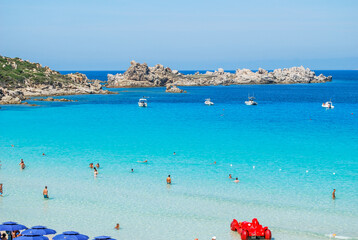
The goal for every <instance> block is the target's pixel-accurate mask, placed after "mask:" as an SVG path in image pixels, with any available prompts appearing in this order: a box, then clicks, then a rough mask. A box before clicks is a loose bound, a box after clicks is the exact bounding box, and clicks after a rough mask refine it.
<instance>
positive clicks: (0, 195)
mask: <svg viewBox="0 0 358 240" xmlns="http://www.w3.org/2000/svg"><path fill="white" fill-rule="evenodd" d="M2 194H3V190H2V183H0V197H2Z"/></svg>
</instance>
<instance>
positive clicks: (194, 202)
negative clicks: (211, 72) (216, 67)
mask: <svg viewBox="0 0 358 240" xmlns="http://www.w3.org/2000/svg"><path fill="white" fill-rule="evenodd" d="M327 73H328V74H332V75H333V77H334V81H333V82H332V83H325V84H310V85H306V84H304V85H279V86H276V85H275V86H274V85H271V86H270V85H265V86H229V87H188V88H184V89H186V90H187V91H188V93H187V94H179V95H176V94H166V93H164V89H163V88H155V89H116V90H115V91H119V92H120V94H118V95H105V96H99V95H90V96H71V97H69V98H71V99H76V100H78V102H76V103H41V106H40V107H14V106H4V107H2V109H1V110H0V151H1V155H0V160H1V164H2V167H1V169H0V182H1V183H4V194H5V197H4V198H0V221H7V220H14V221H18V222H20V223H23V224H25V225H28V226H32V225H38V224H42V225H45V226H48V227H51V228H54V229H56V230H58V231H59V232H61V231H65V230H77V231H80V232H81V233H84V234H88V235H89V236H91V237H94V236H98V235H110V236H112V237H114V238H117V239H159V240H160V239H163V240H164V239H194V238H199V239H210V237H211V236H213V235H216V236H217V238H218V239H239V236H238V235H237V233H234V232H231V231H230V228H229V224H230V222H231V221H232V219H233V218H237V219H238V220H251V219H252V218H253V217H257V218H258V219H259V221H260V223H261V224H263V225H267V226H269V227H270V229H272V232H273V236H274V237H275V239H328V237H326V236H325V235H326V234H331V233H336V234H337V235H339V236H349V237H356V238H357V237H358V233H357V229H358V187H357V186H358V72H356V71H331V72H325V74H327ZM248 93H250V94H253V93H254V94H255V96H256V97H257V101H258V102H259V105H258V106H246V105H244V104H243V102H244V101H245V100H246V98H247V94H248ZM143 95H144V96H148V97H149V98H148V102H149V107H148V108H147V109H141V108H139V107H138V106H137V101H138V99H139V98H140V97H141V96H143ZM207 97H210V98H211V99H212V100H213V101H214V102H215V105H214V106H210V107H208V106H205V105H204V104H203V101H204V99H205V98H207ZM330 98H332V101H333V103H334V105H335V109H332V110H325V109H323V108H322V107H321V104H322V102H324V101H327V100H329V99H330ZM11 144H14V145H15V147H11ZM174 151H175V152H176V153H177V154H176V155H175V156H174V155H173V152H174ZM43 152H44V153H46V156H42V153H43ZM20 158H23V159H24V161H25V163H26V165H27V167H26V169H25V170H23V171H21V170H20V169H19V166H18V164H19V162H20ZM145 159H148V161H149V163H148V164H142V163H138V162H137V161H142V160H145ZM214 161H216V162H217V164H212V163H213V162H214ZM90 162H94V163H97V162H99V163H100V164H101V168H100V169H99V176H98V177H97V178H94V175H93V172H92V170H90V169H89V168H88V164H89V163H90ZM131 168H134V173H131V172H130V169H131ZM229 173H231V174H232V175H233V177H238V178H239V180H240V183H238V184H235V183H233V182H232V181H231V180H229V179H228V174H229ZM168 174H171V176H172V180H173V185H172V186H167V185H166V183H165V179H166V177H167V175H168ZM45 185H47V186H48V188H49V195H50V197H51V199H50V200H49V201H45V200H43V199H42V189H43V187H44V186H45ZM333 188H336V189H337V199H336V200H335V201H333V200H332V199H331V193H332V190H333ZM117 222H119V223H120V225H121V228H122V229H121V230H120V231H115V230H113V227H114V225H115V224H116V223H117Z"/></svg>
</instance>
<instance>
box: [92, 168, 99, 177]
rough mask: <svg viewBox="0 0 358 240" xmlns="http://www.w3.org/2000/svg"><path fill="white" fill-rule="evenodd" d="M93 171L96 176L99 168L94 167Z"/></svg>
mask: <svg viewBox="0 0 358 240" xmlns="http://www.w3.org/2000/svg"><path fill="white" fill-rule="evenodd" d="M93 172H94V176H95V177H96V176H97V174H98V171H97V168H96V167H94V168H93Z"/></svg>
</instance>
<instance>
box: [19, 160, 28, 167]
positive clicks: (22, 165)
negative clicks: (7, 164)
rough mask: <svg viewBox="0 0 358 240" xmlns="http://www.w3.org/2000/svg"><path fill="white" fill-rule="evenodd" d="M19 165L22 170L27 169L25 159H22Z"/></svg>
mask: <svg viewBox="0 0 358 240" xmlns="http://www.w3.org/2000/svg"><path fill="white" fill-rule="evenodd" d="M19 165H20V168H21V169H25V167H26V166H25V163H24V160H23V159H21V161H20V163H19Z"/></svg>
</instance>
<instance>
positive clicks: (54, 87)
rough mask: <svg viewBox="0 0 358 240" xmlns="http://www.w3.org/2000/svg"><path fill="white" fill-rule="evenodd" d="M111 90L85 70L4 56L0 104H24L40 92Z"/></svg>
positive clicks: (43, 94)
mask: <svg viewBox="0 0 358 240" xmlns="http://www.w3.org/2000/svg"><path fill="white" fill-rule="evenodd" d="M111 93H112V92H109V91H108V90H103V89H102V84H101V83H100V81H98V80H95V81H92V80H89V79H88V78H87V76H86V75H85V74H82V73H70V74H67V75H62V74H60V73H59V72H57V71H53V70H51V69H50V68H49V67H42V65H41V64H39V63H31V62H29V61H24V60H22V59H20V58H8V57H3V56H0V104H21V103H23V100H25V98H28V97H36V96H61V95H79V94H111ZM55 101H56V100H55Z"/></svg>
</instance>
